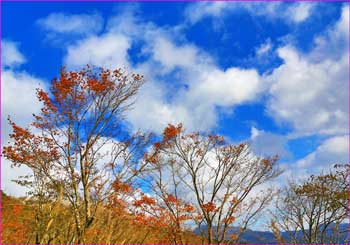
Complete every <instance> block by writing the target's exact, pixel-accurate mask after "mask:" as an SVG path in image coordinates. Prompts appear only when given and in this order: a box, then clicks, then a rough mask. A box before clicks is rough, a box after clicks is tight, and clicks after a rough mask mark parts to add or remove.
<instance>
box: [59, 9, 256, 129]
mask: <svg viewBox="0 0 350 245" xmlns="http://www.w3.org/2000/svg"><path fill="white" fill-rule="evenodd" d="M120 16H123V18H120ZM120 16H117V17H114V18H112V19H111V20H110V21H108V30H107V32H106V33H104V34H102V35H100V36H91V37H88V38H85V39H83V40H81V41H79V42H77V43H76V44H74V45H71V46H69V47H68V49H67V55H66V57H65V59H64V62H65V63H66V64H67V65H68V66H73V67H76V66H81V65H85V64H87V63H90V64H93V65H96V66H105V67H110V68H114V67H118V66H119V67H120V66H121V67H126V68H128V69H130V70H132V71H133V72H138V73H141V74H143V75H144V76H145V79H146V80H147V84H146V85H145V86H144V87H143V88H142V89H141V91H140V93H139V94H138V98H137V100H136V103H135V104H134V109H133V111H131V112H130V113H129V115H128V120H129V122H130V123H131V125H132V127H133V129H138V128H141V129H144V130H150V131H154V132H157V133H160V132H162V130H163V128H164V127H165V126H166V125H167V124H168V123H180V122H182V123H183V124H184V126H185V128H186V129H188V130H201V131H208V130H212V129H214V128H215V126H216V121H217V111H216V109H217V107H218V106H221V107H232V106H235V105H239V104H241V103H243V102H247V101H252V100H254V99H256V98H257V94H258V93H259V92H260V91H261V84H260V81H259V75H258V73H257V72H256V71H255V70H253V69H250V70H245V69H239V68H236V67H230V68H228V69H226V70H223V69H221V68H220V67H218V65H217V64H216V63H215V62H214V60H213V58H212V57H211V56H210V55H209V54H207V53H206V52H205V51H203V50H201V49H200V48H199V47H197V46H196V45H194V44H192V43H189V42H186V40H184V39H182V38H179V39H177V38H175V37H174V36H181V35H173V34H174V33H177V32H178V30H177V28H173V29H172V28H162V27H159V26H157V25H155V24H154V23H150V22H144V21H142V20H140V19H138V18H137V17H136V16H135V15H133V14H131V13H130V12H128V14H125V13H122V14H121V15H120ZM117 20H121V21H122V23H123V25H121V24H120V21H117ZM125 26H128V27H130V28H131V27H132V28H131V29H132V31H130V32H128V31H127V30H125ZM135 44H137V45H141V54H142V55H143V56H144V57H145V59H144V60H143V61H141V62H135V61H134V60H131V57H129V56H128V52H129V51H130V49H131V47H133V45H135ZM96 47H99V48H96Z"/></svg>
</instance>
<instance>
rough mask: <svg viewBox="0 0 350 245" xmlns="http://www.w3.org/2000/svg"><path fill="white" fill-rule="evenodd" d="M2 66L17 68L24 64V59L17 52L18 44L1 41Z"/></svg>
mask: <svg viewBox="0 0 350 245" xmlns="http://www.w3.org/2000/svg"><path fill="white" fill-rule="evenodd" d="M1 46H2V65H3V66H4V67H5V68H9V67H15V66H19V65H21V64H23V63H25V61H26V59H25V57H24V56H23V54H21V52H19V50H18V43H16V42H11V41H7V40H3V41H1Z"/></svg>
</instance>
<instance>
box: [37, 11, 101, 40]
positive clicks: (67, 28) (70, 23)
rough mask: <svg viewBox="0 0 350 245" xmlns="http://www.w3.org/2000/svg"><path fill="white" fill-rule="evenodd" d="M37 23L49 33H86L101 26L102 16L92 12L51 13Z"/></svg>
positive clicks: (97, 29) (99, 29)
mask: <svg viewBox="0 0 350 245" xmlns="http://www.w3.org/2000/svg"><path fill="white" fill-rule="evenodd" d="M37 23H38V25H39V26H40V27H42V28H43V29H44V30H46V31H48V32H50V33H57V34H78V35H88V34H92V33H97V32H99V31H101V30H102V28H103V18H102V17H101V16H100V15H99V14H96V13H93V14H67V13H51V14H49V15H48V16H46V17H45V18H41V19H39V20H38V21H37Z"/></svg>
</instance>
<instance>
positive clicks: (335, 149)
mask: <svg viewBox="0 0 350 245" xmlns="http://www.w3.org/2000/svg"><path fill="white" fill-rule="evenodd" d="M348 151H349V136H348V135H343V136H335V137H332V138H329V139H327V140H325V141H324V142H323V143H322V144H321V145H320V146H319V147H317V149H316V150H315V151H314V152H312V153H310V154H308V155H307V156H305V157H304V158H303V159H300V160H298V161H297V163H296V166H297V167H298V168H302V169H303V168H304V169H307V170H308V171H310V172H311V171H312V172H314V173H315V172H320V171H322V170H323V169H327V168H330V167H332V166H333V165H334V164H345V163H349V156H348V153H349V152H348Z"/></svg>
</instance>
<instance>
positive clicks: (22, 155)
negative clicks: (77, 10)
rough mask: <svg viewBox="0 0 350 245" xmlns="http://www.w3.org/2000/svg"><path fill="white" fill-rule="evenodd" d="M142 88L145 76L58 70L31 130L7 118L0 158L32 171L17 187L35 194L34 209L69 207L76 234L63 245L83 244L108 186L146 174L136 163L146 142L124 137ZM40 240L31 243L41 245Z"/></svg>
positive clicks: (141, 136)
mask: <svg viewBox="0 0 350 245" xmlns="http://www.w3.org/2000/svg"><path fill="white" fill-rule="evenodd" d="M143 83H144V80H143V77H142V76H140V75H138V74H132V75H129V74H128V73H126V72H125V71H123V70H121V69H116V70H114V71H110V70H105V69H99V70H98V69H95V68H92V67H90V66H87V67H86V68H84V69H82V70H80V71H77V72H75V71H72V72H67V71H66V70H65V69H62V70H61V72H60V75H59V77H58V78H55V79H53V80H52V82H51V88H50V93H48V92H45V91H43V90H42V89H38V90H37V97H38V99H39V100H40V101H41V102H42V103H43V107H42V109H41V113H40V114H38V115H33V116H34V121H33V123H32V124H31V125H30V126H28V127H26V128H23V127H20V126H19V125H17V124H16V123H15V122H13V121H11V119H9V122H10V124H11V126H12V129H13V133H12V134H11V135H10V138H11V140H12V141H11V142H9V143H8V145H7V146H5V147H4V148H3V155H4V156H5V157H6V158H8V159H9V160H10V161H12V163H13V165H14V166H21V165H26V166H27V167H29V168H30V169H31V170H32V173H33V176H27V178H25V179H23V180H20V181H19V183H20V184H23V185H27V186H30V187H32V192H31V194H32V196H33V198H36V200H37V202H39V203H40V202H42V201H43V200H53V198H55V199H56V200H57V201H58V202H63V203H65V204H66V203H69V204H70V207H71V209H72V213H73V218H74V225H75V232H74V233H73V234H72V236H71V237H70V239H69V240H68V241H66V242H71V243H83V242H84V235H85V233H86V231H87V230H88V229H89V227H90V226H91V224H92V223H93V222H94V219H95V218H96V213H97V211H98V208H99V207H100V205H101V204H102V203H103V202H104V200H106V198H107V197H108V196H109V195H110V193H111V192H113V183H114V182H115V181H121V182H123V183H129V184H132V180H133V179H134V178H135V177H136V176H138V174H139V173H140V172H141V171H143V169H144V167H145V166H144V165H142V164H139V162H138V158H139V155H140V154H142V151H143V148H144V147H145V146H146V145H147V144H148V142H149V138H150V136H149V135H144V134H141V133H135V134H134V135H129V134H128V133H126V132H124V130H123V127H125V123H124V121H123V118H124V115H125V113H126V112H127V111H128V110H130V109H131V106H132V104H133V99H134V98H135V95H136V94H137V91H138V90H139V88H140V87H141V86H142V84H143ZM43 236H44V235H42V237H39V238H38V239H37V240H36V242H39V243H40V242H41V243H45V241H44V240H43V239H42V238H43ZM46 242H47V241H46Z"/></svg>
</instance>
